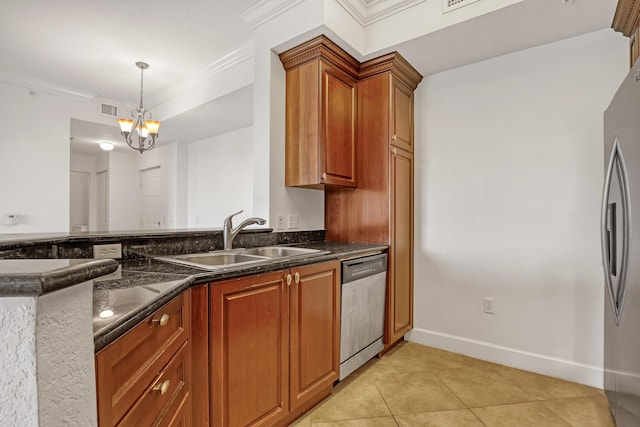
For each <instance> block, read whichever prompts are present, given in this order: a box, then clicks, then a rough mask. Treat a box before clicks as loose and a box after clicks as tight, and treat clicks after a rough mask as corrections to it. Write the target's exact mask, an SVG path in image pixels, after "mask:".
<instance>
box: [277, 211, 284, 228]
mask: <svg viewBox="0 0 640 427" xmlns="http://www.w3.org/2000/svg"><path fill="white" fill-rule="evenodd" d="M284 228H285V227H284V214H277V215H276V230H284Z"/></svg>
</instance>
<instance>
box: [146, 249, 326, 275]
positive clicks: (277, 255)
mask: <svg viewBox="0 0 640 427" xmlns="http://www.w3.org/2000/svg"><path fill="white" fill-rule="evenodd" d="M323 253H328V251H320V250H318V249H306V248H294V247H290V246H263V247H260V248H251V249H231V250H225V251H213V252H204V253H198V254H188V255H174V256H161V257H155V259H157V260H159V261H165V262H170V263H174V264H181V265H188V266H191V267H198V268H204V269H207V270H219V269H222V268H225V267H236V266H242V265H250V264H254V263H259V262H269V261H272V260H274V259H278V260H286V259H287V258H295V257H300V256H303V255H310V254H323Z"/></svg>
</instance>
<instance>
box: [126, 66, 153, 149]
mask: <svg viewBox="0 0 640 427" xmlns="http://www.w3.org/2000/svg"><path fill="white" fill-rule="evenodd" d="M136 67H138V68H140V106H139V107H137V108H135V109H134V110H133V111H132V112H131V117H133V118H134V119H135V121H134V120H131V119H118V124H119V125H120V130H121V132H120V133H121V134H122V136H124V139H125V141H127V144H128V145H129V147H131V148H133V149H134V150H138V151H139V152H140V154H142V152H143V151H147V150H151V149H152V148H153V147H155V145H156V138H157V137H158V128H160V122H159V121H157V120H150V119H151V112H150V111H147V110H145V109H144V105H143V104H142V82H143V81H142V77H143V74H144V70H146V69H147V68H149V64H147V63H145V62H136ZM133 129H135V130H136V132H137V133H138V140H137V141H136V143H137V144H136V145H134V143H133V142H132V140H131V134H132V131H133Z"/></svg>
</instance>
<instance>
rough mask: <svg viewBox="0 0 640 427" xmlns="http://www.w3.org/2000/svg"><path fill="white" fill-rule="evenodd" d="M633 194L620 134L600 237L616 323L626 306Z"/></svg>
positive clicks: (607, 179)
mask: <svg viewBox="0 0 640 427" xmlns="http://www.w3.org/2000/svg"><path fill="white" fill-rule="evenodd" d="M614 173H615V174H616V177H617V178H618V179H617V181H618V185H619V186H620V204H621V205H622V206H621V207H622V211H621V214H622V258H621V262H620V270H619V271H617V237H616V235H617V230H616V228H617V224H616V223H617V218H616V217H617V215H616V204H615V203H609V196H610V193H611V184H612V182H613V174H614ZM630 218H631V198H630V192H629V178H628V175H627V166H626V163H625V161H624V156H623V154H622V150H621V148H620V142H619V141H618V137H615V139H614V141H613V148H612V150H611V156H610V157H609V166H608V167H607V173H606V175H605V183H604V191H603V194H602V212H601V229H600V238H601V244H602V263H603V267H604V277H605V283H606V287H607V293H608V294H609V301H610V302H611V308H612V309H613V315H614V318H615V321H616V325H618V324H620V319H621V317H622V310H623V308H624V302H625V299H626V295H627V275H628V271H629V253H630V249H631V248H630V242H631V223H630ZM616 273H619V276H618V287H617V289H616V290H614V287H613V278H612V276H614V277H615V276H616Z"/></svg>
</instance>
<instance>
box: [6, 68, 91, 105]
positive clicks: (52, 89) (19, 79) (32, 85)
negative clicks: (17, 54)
mask: <svg viewBox="0 0 640 427" xmlns="http://www.w3.org/2000/svg"><path fill="white" fill-rule="evenodd" d="M0 82H2V83H7V84H10V85H13V86H19V87H23V88H26V89H30V90H33V91H36V92H46V93H49V94H51V95H56V96H63V97H65V98H71V99H75V100H79V101H93V100H94V99H95V98H96V97H97V96H98V95H96V94H95V93H91V92H85V91H82V90H79V89H74V88H70V87H66V86H62V85H59V84H57V83H52V82H48V81H46V80H39V79H35V78H33V77H29V76H25V75H22V74H17V73H12V72H9V71H2V70H0Z"/></svg>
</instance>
